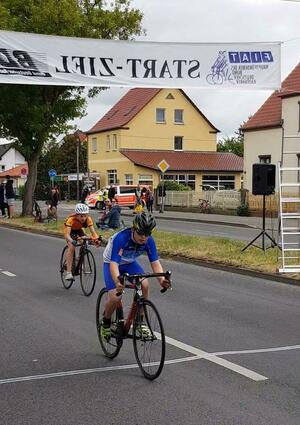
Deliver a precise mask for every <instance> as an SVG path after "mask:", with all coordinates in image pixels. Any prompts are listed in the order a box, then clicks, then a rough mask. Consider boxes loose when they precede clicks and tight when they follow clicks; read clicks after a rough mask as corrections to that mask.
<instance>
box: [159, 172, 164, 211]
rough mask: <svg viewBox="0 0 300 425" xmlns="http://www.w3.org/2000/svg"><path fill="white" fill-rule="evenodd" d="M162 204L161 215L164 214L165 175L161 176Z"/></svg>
mask: <svg viewBox="0 0 300 425" xmlns="http://www.w3.org/2000/svg"><path fill="white" fill-rule="evenodd" d="M161 194H162V197H161V204H160V210H159V212H160V213H163V212H164V173H162V174H161Z"/></svg>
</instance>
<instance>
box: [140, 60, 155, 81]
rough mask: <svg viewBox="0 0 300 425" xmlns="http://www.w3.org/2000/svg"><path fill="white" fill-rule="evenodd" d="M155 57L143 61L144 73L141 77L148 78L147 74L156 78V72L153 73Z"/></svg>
mask: <svg viewBox="0 0 300 425" xmlns="http://www.w3.org/2000/svg"><path fill="white" fill-rule="evenodd" d="M156 62H157V60H156V59H147V60H145V61H144V64H143V65H144V68H145V74H144V76H143V78H148V77H149V74H150V73H151V75H150V78H156V74H155V66H156Z"/></svg>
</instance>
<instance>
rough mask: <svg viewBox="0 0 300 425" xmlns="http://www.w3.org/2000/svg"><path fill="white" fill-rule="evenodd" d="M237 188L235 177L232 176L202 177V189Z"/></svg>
mask: <svg viewBox="0 0 300 425" xmlns="http://www.w3.org/2000/svg"><path fill="white" fill-rule="evenodd" d="M234 188H235V177H234V176H231V175H227V176H226V175H223V176H222V175H219V176H218V175H203V176H202V189H203V190H209V189H216V190H224V189H234Z"/></svg>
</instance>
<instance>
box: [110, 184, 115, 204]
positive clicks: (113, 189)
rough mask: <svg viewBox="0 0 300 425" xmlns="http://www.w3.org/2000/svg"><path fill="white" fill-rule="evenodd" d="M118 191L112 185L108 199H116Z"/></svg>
mask: <svg viewBox="0 0 300 425" xmlns="http://www.w3.org/2000/svg"><path fill="white" fill-rule="evenodd" d="M115 194H116V189H115V188H114V187H113V185H112V184H111V185H110V188H109V189H108V198H109V199H110V200H111V201H112V200H113V199H114V197H115Z"/></svg>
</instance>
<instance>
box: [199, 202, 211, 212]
mask: <svg viewBox="0 0 300 425" xmlns="http://www.w3.org/2000/svg"><path fill="white" fill-rule="evenodd" d="M199 208H200V212H202V213H209V212H210V203H209V201H208V200H207V199H199Z"/></svg>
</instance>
